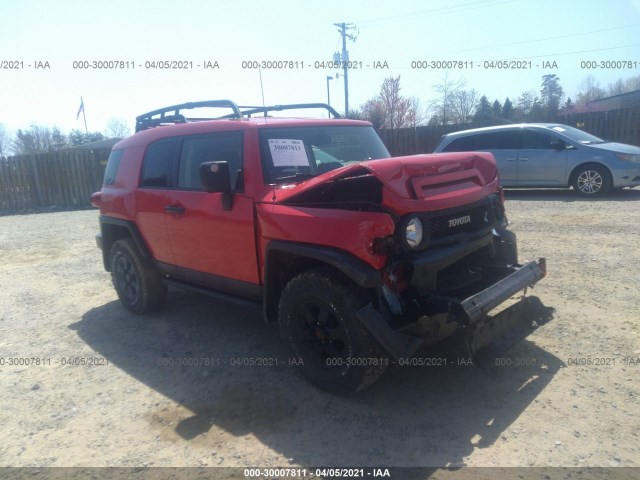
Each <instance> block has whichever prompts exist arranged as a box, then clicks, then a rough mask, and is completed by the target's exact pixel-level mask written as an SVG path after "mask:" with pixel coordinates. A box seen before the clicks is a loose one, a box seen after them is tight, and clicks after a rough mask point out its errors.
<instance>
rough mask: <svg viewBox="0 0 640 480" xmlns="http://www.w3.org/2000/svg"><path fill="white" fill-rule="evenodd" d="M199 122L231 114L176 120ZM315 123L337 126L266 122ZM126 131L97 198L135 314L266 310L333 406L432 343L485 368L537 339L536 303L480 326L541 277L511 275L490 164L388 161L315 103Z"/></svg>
mask: <svg viewBox="0 0 640 480" xmlns="http://www.w3.org/2000/svg"><path fill="white" fill-rule="evenodd" d="M200 107H209V108H211V107H215V108H228V109H230V111H231V113H229V114H225V115H222V116H219V117H217V118H214V119H203V118H189V117H187V116H185V112H187V113H188V111H189V110H191V109H195V108H200ZM310 107H313V108H318V107H323V108H327V109H329V111H330V112H331V113H332V114H333V116H334V117H335V118H330V119H309V118H280V117H278V118H276V117H271V116H268V115H267V114H268V112H271V111H279V110H287V109H300V108H310ZM136 131H137V133H136V134H135V135H133V136H131V137H129V138H127V139H125V140H123V141H121V142H120V143H118V144H117V145H116V146H115V147H114V148H113V151H112V152H111V155H110V157H109V161H108V164H107V168H106V172H105V177H104V185H103V187H102V189H101V191H99V192H96V193H95V194H94V195H93V196H92V202H93V204H94V205H95V206H97V207H99V208H100V234H98V236H97V241H98V246H99V247H100V248H101V249H102V254H103V259H104V266H105V269H106V270H107V271H110V272H111V274H112V278H113V283H114V286H115V289H116V291H117V293H118V296H119V298H120V300H121V302H122V304H123V305H124V306H125V307H126V308H127V309H129V310H130V311H132V312H134V313H138V314H141V313H145V312H148V311H150V310H152V309H154V308H156V307H158V306H159V305H160V304H161V303H162V302H163V300H164V299H165V294H166V288H167V285H174V286H178V287H181V288H186V289H191V290H196V291H198V292H203V293H207V294H210V295H214V296H216V297H221V298H227V299H231V300H233V301H236V302H248V303H252V304H261V306H262V308H263V312H264V318H265V320H266V321H278V322H279V325H280V331H281V333H282V336H283V337H284V338H285V339H286V340H287V341H288V343H289V344H290V346H291V349H292V354H293V355H294V356H295V358H296V359H298V363H299V368H300V369H301V370H302V372H303V373H304V375H305V376H306V377H307V378H308V380H309V381H311V382H312V383H313V384H315V385H316V386H318V387H320V388H322V389H325V390H327V391H330V392H333V393H337V394H348V393H352V392H355V391H357V390H360V389H362V388H364V387H365V386H367V385H369V384H371V383H372V382H373V381H374V380H376V379H377V378H378V377H379V376H380V375H381V374H382V373H383V372H384V370H385V368H386V367H387V366H388V364H389V363H390V362H392V361H394V360H395V361H401V360H402V359H408V358H410V357H411V356H412V355H414V354H415V352H416V351H417V350H418V349H419V348H421V347H426V348H428V347H429V346H430V345H432V344H434V343H436V342H439V341H440V340H443V339H445V338H449V337H452V338H457V339H459V340H461V341H462V343H463V344H464V345H465V346H466V348H467V351H468V353H469V355H470V356H472V358H474V359H476V360H478V361H480V360H482V359H483V358H487V357H488V356H490V355H492V354H494V353H495V351H496V349H498V348H500V349H503V348H506V347H509V346H511V345H512V344H513V343H514V342H516V341H519V340H520V339H522V338H524V337H525V336H527V335H528V334H529V333H531V332H532V331H533V329H534V328H535V326H536V325H537V324H536V322H534V321H533V320H538V324H540V323H541V322H540V321H539V319H537V318H535V319H534V318H533V317H532V316H531V314H530V313H528V307H527V305H530V304H531V298H535V297H529V298H528V299H527V301H520V302H517V303H516V304H514V305H513V306H511V307H509V308H508V309H506V310H504V311H502V312H501V313H500V314H498V315H494V316H489V315H488V313H489V310H491V309H493V308H494V307H496V306H498V305H499V304H502V303H503V302H504V301H505V300H507V299H509V298H510V297H512V296H513V295H515V294H516V293H518V292H520V291H521V290H524V289H525V288H526V287H528V286H531V285H533V284H534V283H536V282H537V281H538V280H540V279H541V278H542V277H543V276H544V275H545V262H544V259H540V260H538V261H533V262H530V263H527V264H526V265H520V264H519V263H518V260H517V249H516V239H515V236H514V234H513V233H511V232H509V231H508V230H507V229H506V227H507V219H506V217H505V213H504V199H503V196H502V192H501V190H500V189H499V187H498V172H497V169H496V164H495V161H494V159H493V157H492V156H491V154H488V153H477V152H475V153H473V152H471V153H469V152H466V153H447V154H436V155H416V156H410V157H396V158H390V156H389V153H388V151H387V149H386V148H385V146H384V144H383V143H382V141H381V140H380V138H379V137H378V135H377V134H376V132H375V130H374V129H373V127H372V126H371V124H370V123H368V122H363V121H356V120H347V119H343V118H339V115H338V114H337V113H336V112H335V110H333V109H332V108H331V107H329V106H327V105H322V104H303V105H285V106H282V105H281V106H274V107H238V106H237V105H236V104H235V103H233V102H231V101H228V100H217V101H208V102H197V103H186V104H182V105H175V106H171V107H167V108H162V109H160V110H156V111H153V112H149V113H147V114H145V115H141V116H140V117H138V118H137V128H136ZM523 298H524V297H523Z"/></svg>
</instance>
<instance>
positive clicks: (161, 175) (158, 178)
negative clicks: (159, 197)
mask: <svg viewBox="0 0 640 480" xmlns="http://www.w3.org/2000/svg"><path fill="white" fill-rule="evenodd" d="M175 146H176V139H175V138H170V139H166V140H160V141H158V142H155V143H152V144H151V145H149V147H148V148H147V152H146V154H145V156H144V163H143V165H142V176H141V177H140V186H141V187H155V188H166V187H168V186H169V178H170V177H171V164H172V159H173V152H174V151H175Z"/></svg>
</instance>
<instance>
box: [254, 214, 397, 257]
mask: <svg viewBox="0 0 640 480" xmlns="http://www.w3.org/2000/svg"><path fill="white" fill-rule="evenodd" d="M257 213H258V221H259V223H260V231H261V234H262V237H263V238H264V239H265V240H266V241H265V242H264V246H265V247H266V244H267V243H268V241H269V240H289V241H295V242H301V243H309V244H316V245H325V246H330V247H336V248H339V249H341V250H345V251H347V252H349V253H351V254H352V255H354V256H356V257H357V258H359V259H360V260H363V261H365V262H367V263H368V264H370V265H372V266H373V267H375V268H377V269H380V268H382V267H383V266H384V264H385V261H386V257H384V256H381V255H377V254H374V253H373V250H372V247H373V240H374V239H375V238H384V237H388V236H389V235H392V234H393V232H394V230H395V225H394V223H393V220H392V219H391V216H390V215H387V214H386V213H372V212H352V211H348V210H335V209H326V208H302V207H292V206H286V205H269V204H263V205H258V207H257Z"/></svg>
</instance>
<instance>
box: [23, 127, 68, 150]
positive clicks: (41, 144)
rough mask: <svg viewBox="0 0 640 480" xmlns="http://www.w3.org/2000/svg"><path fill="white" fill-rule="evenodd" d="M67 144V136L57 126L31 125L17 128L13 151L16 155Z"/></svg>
mask: <svg viewBox="0 0 640 480" xmlns="http://www.w3.org/2000/svg"><path fill="white" fill-rule="evenodd" d="M66 146H67V137H66V136H65V135H64V134H63V133H62V132H61V131H60V129H59V128H58V127H53V128H49V127H47V126H43V125H35V124H34V125H31V126H30V127H29V128H28V129H27V130H22V129H19V130H18V131H17V132H16V136H15V140H14V141H13V151H14V152H15V153H16V154H17V155H29V154H33V153H46V152H52V151H54V150H58V149H60V148H64V147H66Z"/></svg>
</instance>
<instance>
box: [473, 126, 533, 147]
mask: <svg viewBox="0 0 640 480" xmlns="http://www.w3.org/2000/svg"><path fill="white" fill-rule="evenodd" d="M475 137H476V138H475V150H479V151H483V150H515V149H518V148H520V145H521V144H522V141H521V139H522V134H521V132H520V131H519V130H507V131H504V132H489V133H482V134H480V135H476V136H475Z"/></svg>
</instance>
